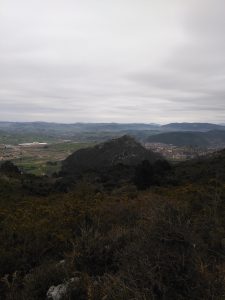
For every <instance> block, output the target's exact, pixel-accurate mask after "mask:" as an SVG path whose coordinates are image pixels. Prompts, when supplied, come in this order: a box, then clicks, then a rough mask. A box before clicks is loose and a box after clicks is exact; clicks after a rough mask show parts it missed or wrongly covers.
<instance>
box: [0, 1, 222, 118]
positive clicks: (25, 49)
mask: <svg viewBox="0 0 225 300" xmlns="http://www.w3.org/2000/svg"><path fill="white" fill-rule="evenodd" d="M0 120H2V121H4V120H10V121H56V122H80V121H83V122H147V123H152V122H155V123H168V122H182V121H187V122H193V121H198V122H216V123H225V1H224V0H169V1H168V0H19V1H18V0H0Z"/></svg>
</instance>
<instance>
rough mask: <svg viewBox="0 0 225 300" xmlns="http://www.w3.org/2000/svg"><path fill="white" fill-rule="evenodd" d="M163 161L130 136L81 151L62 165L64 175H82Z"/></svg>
mask: <svg viewBox="0 0 225 300" xmlns="http://www.w3.org/2000/svg"><path fill="white" fill-rule="evenodd" d="M159 159H162V156H161V155H159V154H157V153H154V152H152V151H150V150H146V149H145V148H144V147H143V146H142V145H141V144H139V143H138V142H136V141H135V140H134V139H133V138H131V137H130V136H127V135H125V136H123V137H121V138H118V139H113V140H110V141H108V142H105V143H102V144H99V145H96V146H95V147H93V148H87V149H81V150H78V151H76V152H75V153H73V154H72V155H70V156H69V157H68V158H67V159H66V160H65V161H64V162H63V164H62V171H63V172H64V173H81V172H84V171H89V170H96V169H101V168H105V167H110V166H116V165H118V164H124V165H127V166H134V165H137V164H139V163H141V162H142V161H143V160H147V161H149V162H150V163H153V162H155V161H156V160H159Z"/></svg>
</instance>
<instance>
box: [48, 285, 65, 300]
mask: <svg viewBox="0 0 225 300" xmlns="http://www.w3.org/2000/svg"><path fill="white" fill-rule="evenodd" d="M67 289H68V283H65V284H59V285H57V286H51V287H50V288H49V290H48V292H47V299H51V300H61V299H62V298H63V297H64V296H65V295H66V293H67Z"/></svg>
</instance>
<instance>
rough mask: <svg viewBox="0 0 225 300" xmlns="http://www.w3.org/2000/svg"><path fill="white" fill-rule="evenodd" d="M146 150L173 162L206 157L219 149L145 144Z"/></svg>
mask: <svg viewBox="0 0 225 300" xmlns="http://www.w3.org/2000/svg"><path fill="white" fill-rule="evenodd" d="M144 146H145V148H146V149H150V150H152V151H154V152H157V153H160V154H162V155H163V156H164V157H165V158H167V159H168V160H171V161H184V160H188V159H193V158H197V157H200V156H205V155H207V154H210V153H212V152H215V151H217V150H220V149H219V148H216V147H212V148H203V147H202V148H200V147H192V146H186V147H177V146H174V145H172V144H163V143H145V144H144Z"/></svg>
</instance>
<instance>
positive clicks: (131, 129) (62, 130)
mask: <svg viewBox="0 0 225 300" xmlns="http://www.w3.org/2000/svg"><path fill="white" fill-rule="evenodd" d="M212 130H214V131H215V130H217V131H219V130H220V131H225V126H223V125H217V124H209V123H170V124H167V125H158V124H152V123H149V124H141V123H130V124H121V123H74V124H60V123H47V122H27V123H26V122H0V144H19V143H24V142H34V141H38V142H58V141H62V140H71V141H75V142H89V141H90V142H96V143H99V142H104V141H106V140H109V139H112V138H118V137H121V136H123V135H126V134H128V135H130V136H133V137H135V138H136V139H137V140H138V141H145V140H146V139H147V138H148V137H149V136H152V135H156V134H160V133H168V132H175V133H174V134H173V135H171V137H170V135H169V137H170V138H172V140H174V141H175V140H176V144H177V145H184V144H185V145H186V144H196V142H198V143H200V144H201V145H208V140H207V141H206V140H205V136H203V137H202V135H194V134H191V133H187V134H185V135H184V137H183V138H182V140H181V134H180V135H179V134H178V135H177V134H176V132H181V133H182V134H183V133H185V132H193V133H198V132H199V133H204V132H209V131H212ZM165 138H166V136H163V139H165ZM170 138H168V143H173V142H171V141H170ZM209 138H211V137H209ZM156 139H158V137H157V138H156ZM189 141H191V143H190V142H189ZM219 142H220V141H219ZM213 143H214V142H213Z"/></svg>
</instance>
